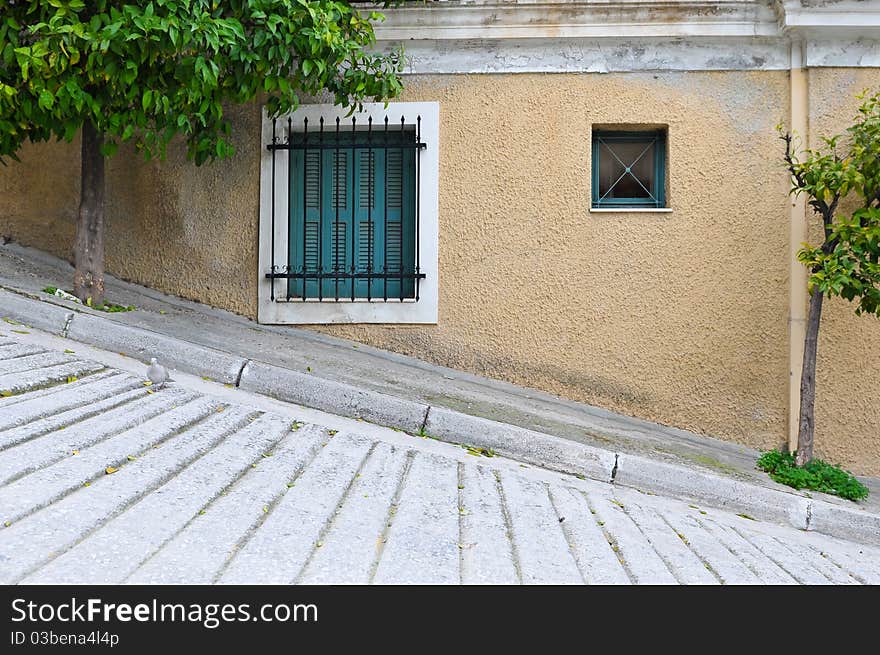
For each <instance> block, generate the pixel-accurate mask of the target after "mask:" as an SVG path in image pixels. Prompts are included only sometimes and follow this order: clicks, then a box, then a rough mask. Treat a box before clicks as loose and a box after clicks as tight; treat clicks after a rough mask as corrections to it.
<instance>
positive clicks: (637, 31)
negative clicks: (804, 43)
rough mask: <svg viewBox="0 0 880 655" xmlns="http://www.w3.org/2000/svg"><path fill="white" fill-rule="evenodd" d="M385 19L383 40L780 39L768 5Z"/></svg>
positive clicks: (455, 11) (477, 10)
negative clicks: (701, 37)
mask: <svg viewBox="0 0 880 655" xmlns="http://www.w3.org/2000/svg"><path fill="white" fill-rule="evenodd" d="M385 14H386V16H387V17H388V20H387V21H386V22H385V23H383V24H381V25H379V26H377V29H376V35H377V38H379V40H384V41H407V40H432V41H443V40H459V39H489V40H494V39H533V38H538V39H541V38H597V37H613V38H636V37H649V38H651V37H676V36H682V37H699V36H721V37H723V36H776V35H778V34H779V26H778V21H777V15H776V12H775V11H774V9H773V6H772V3H771V2H769V0H713V1H711V2H709V1H707V0H659V1H658V0H653V1H652V0H636V1H633V0H615V1H611V0H599V1H596V0H593V1H591V2H585V1H583V0H541V1H528V0H526V1H523V0H520V1H518V2H517V1H507V2H504V1H497V0H496V1H489V0H485V1H482V2H481V1H479V0H478V1H476V2H463V1H460V0H446V1H443V0H440V1H437V0H434V1H422V0H411V2H408V3H406V4H404V5H403V6H401V7H397V8H393V9H388V10H386V11H385Z"/></svg>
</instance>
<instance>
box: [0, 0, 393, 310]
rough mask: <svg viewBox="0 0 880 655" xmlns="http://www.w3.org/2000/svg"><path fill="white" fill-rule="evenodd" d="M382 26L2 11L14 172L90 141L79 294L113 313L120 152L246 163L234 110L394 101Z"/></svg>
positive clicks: (203, 5)
mask: <svg viewBox="0 0 880 655" xmlns="http://www.w3.org/2000/svg"><path fill="white" fill-rule="evenodd" d="M375 4H376V5H385V6H387V5H389V4H394V2H392V1H385V2H376V3H375ZM382 18H383V17H382V15H381V14H378V13H376V12H369V13H366V12H365V14H362V13H361V12H360V11H359V10H358V9H356V8H355V7H353V6H352V4H351V3H349V2H335V1H332V0H225V1H221V0H149V1H148V0H128V1H122V2H110V1H108V0H93V1H90V2H84V0H0V162H2V161H3V157H4V156H9V157H12V158H13V159H15V158H16V152H17V151H18V150H19V149H20V147H21V146H22V144H23V143H25V142H26V141H32V142H38V141H48V140H50V139H52V138H55V139H63V140H65V141H71V140H72V139H73V138H74V137H75V135H76V134H77V132H78V131H79V130H80V129H81V130H82V192H81V199H80V207H79V216H78V220H77V224H76V242H75V244H74V264H75V269H76V270H75V274H74V293H75V294H76V295H77V296H78V297H79V298H80V299H81V300H83V301H88V302H90V303H92V304H95V305H101V304H103V300H104V244H103V220H104V165H105V158H106V157H109V156H111V155H113V154H114V153H115V152H116V150H117V148H118V146H119V144H120V143H126V142H130V143H132V144H133V145H134V147H135V148H137V150H139V151H140V152H141V153H143V155H144V157H145V158H147V159H150V158H153V157H160V158H161V157H164V155H165V150H166V146H167V145H168V143H169V142H170V141H171V140H172V139H173V138H175V137H176V136H178V135H181V136H182V138H183V139H185V141H186V145H187V149H188V155H189V157H190V158H191V159H192V160H194V162H195V163H196V164H197V165H200V164H202V163H204V162H206V161H209V160H214V159H218V158H225V157H229V156H231V155H232V154H233V147H232V146H231V144H230V142H229V135H230V124H229V122H228V121H227V119H226V118H225V114H224V105H227V104H228V103H246V102H250V101H253V100H255V99H260V98H262V99H264V100H265V103H266V107H267V110H268V112H269V113H270V115H278V114H281V113H285V112H288V111H290V110H292V109H295V108H296V107H297V105H298V103H299V100H300V97H301V95H311V96H314V95H319V94H323V93H329V94H332V96H333V97H334V99H335V102H336V103H337V104H340V105H344V106H348V107H351V106H356V105H358V104H360V103H361V102H362V101H363V100H365V99H370V98H374V99H388V98H393V97H395V96H397V95H398V94H399V93H400V91H401V83H400V78H399V73H400V72H401V66H402V61H401V57H400V53H392V54H389V55H383V54H380V53H378V52H376V51H374V50H372V49H371V46H372V45H373V44H374V42H375V35H374V32H373V23H374V22H375V21H378V20H381V19H382Z"/></svg>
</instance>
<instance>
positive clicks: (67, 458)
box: [0, 326, 880, 584]
mask: <svg viewBox="0 0 880 655" xmlns="http://www.w3.org/2000/svg"><path fill="white" fill-rule="evenodd" d="M5 327H6V326H4V328H5ZM10 327H11V326H10ZM19 333H20V334H17V333H13V332H12V330H11V329H0V391H4V390H5V391H11V392H12V395H9V396H4V397H2V398H0V523H2V525H0V583H25V584H27V583H42V584H58V583H187V582H191V583H212V582H213V583H259V582H267V583H268V582H274V583H322V584H323V583H417V582H420V583H439V584H448V583H451V584H457V583H465V584H468V583H475V584H483V583H527V584H529V583H534V584H544V583H561V584H583V583H591V584H594V583H599V584H628V583H649V584H650V583H660V584H666V583H669V584H675V583H685V584H760V583H771V584H794V583H809V584H859V583H872V584H876V583H878V582H880V549H878V548H876V547H873V546H866V545H862V544H859V543H856V542H851V541H846V540H842V539H838V538H834V537H829V536H825V535H821V534H817V533H813V532H804V531H800V530H797V529H794V528H792V527H784V526H782V525H777V524H774V523H770V522H766V521H755V520H752V519H750V518H748V517H745V516H739V515H736V514H734V513H730V512H725V511H723V510H717V509H710V508H701V507H697V506H696V505H688V504H687V503H684V502H681V501H678V500H674V499H670V498H665V497H662V496H659V495H653V494H649V493H641V492H639V491H637V490H635V489H627V488H620V487H618V486H615V485H613V484H606V483H601V482H594V481H588V480H583V479H579V478H577V477H575V476H571V475H565V474H562V473H557V472H553V471H548V470H544V469H541V468H539V467H534V466H529V465H525V464H521V463H518V462H516V461H513V460H509V459H505V458H502V457H497V456H496V457H485V456H475V455H472V454H469V453H468V451H467V450H465V449H463V448H460V447H457V446H454V445H451V444H447V443H442V442H438V441H435V440H432V439H426V438H420V437H414V436H411V435H408V434H405V433H403V432H400V431H395V430H391V429H387V428H381V427H378V426H375V425H370V424H368V423H364V422H359V421H355V420H352V419H348V418H343V417H337V416H333V415H329V414H323V413H320V412H316V411H315V410H307V409H305V408H300V407H298V406H295V405H289V404H285V403H280V402H277V401H273V400H270V399H265V398H263V397H261V396H258V395H255V394H251V393H249V392H246V391H242V390H239V389H234V388H233V389H230V388H228V387H226V386H223V385H222V384H218V383H214V382H205V381H202V380H199V379H197V378H194V377H193V376H187V375H185V374H179V375H176V376H175V381H174V382H173V383H171V384H169V385H168V386H166V387H165V388H164V389H157V390H153V389H151V388H149V387H147V386H144V384H143V378H142V375H143V373H142V372H140V371H141V369H143V368H144V367H143V366H142V365H141V364H139V363H137V362H134V361H133V360H126V358H122V357H119V356H118V355H113V354H111V353H103V354H102V353H100V352H98V351H95V350H94V349H90V348H88V347H85V346H80V345H72V346H71V348H70V350H74V351H76V352H62V350H63V344H64V343H65V342H64V340H61V339H58V338H55V337H49V336H48V335H45V336H41V335H39V333H36V332H35V331H31V330H26V329H20V330H19ZM59 344H60V345H59ZM111 355H112V357H111ZM114 357H115V358H116V359H115V360H114V359H113V358H114ZM96 360H98V361H96ZM109 361H118V363H119V366H115V365H108V364H107V363H106V362H109ZM102 362H104V363H102ZM108 467H109V468H108ZM108 471H110V472H109V473H108Z"/></svg>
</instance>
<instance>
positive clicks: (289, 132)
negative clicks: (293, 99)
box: [282, 116, 293, 300]
mask: <svg viewBox="0 0 880 655" xmlns="http://www.w3.org/2000/svg"><path fill="white" fill-rule="evenodd" d="M292 128H293V118H291V117H290V116H288V117H287V142H288V143H290V140H291V139H292V138H293V129H292ZM282 129H284V128H282ZM292 170H293V150H288V151H287V183H288V184H290V178H291V175H290V173H291V171H292ZM292 211H293V207H291V206H290V191H289V190H288V192H287V229H288V231H289V230H290V216H291V212H292ZM290 241H291V239H290V238H289V237H288V239H287V261H286V262H284V266H285V268H286V269H287V270H290ZM284 297H285V298H287V299H288V300H290V283H289V282H288V283H287V285H286V288H285V289H284Z"/></svg>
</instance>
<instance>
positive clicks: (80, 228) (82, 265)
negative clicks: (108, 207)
mask: <svg viewBox="0 0 880 655" xmlns="http://www.w3.org/2000/svg"><path fill="white" fill-rule="evenodd" d="M103 141H104V135H103V134H101V133H99V132H98V131H97V130H96V129H95V126H94V125H92V124H91V123H90V122H88V121H87V122H86V123H84V124H83V133H82V176H81V177H82V190H81V191H80V203H79V216H78V217H77V221H76V241H75V243H74V248H73V261H74V266H75V267H76V270H75V272H74V274H73V293H74V295H75V296H76V297H77V298H79V299H80V300H82V301H83V302H86V303H87V302H88V301H89V298H91V304H92V305H93V306H95V307H98V306H100V305H103V304H104V155H102V154H101V144H102V143H103Z"/></svg>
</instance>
